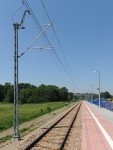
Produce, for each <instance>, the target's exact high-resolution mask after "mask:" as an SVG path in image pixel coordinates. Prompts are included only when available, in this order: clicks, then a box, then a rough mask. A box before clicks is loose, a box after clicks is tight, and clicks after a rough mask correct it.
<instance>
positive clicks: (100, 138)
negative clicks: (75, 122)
mask: <svg viewBox="0 0 113 150" xmlns="http://www.w3.org/2000/svg"><path fill="white" fill-rule="evenodd" d="M82 120H83V121H82V127H83V128H82V150H113V122H112V121H113V112H110V111H108V110H105V109H103V108H99V107H98V106H95V105H92V104H90V103H88V102H85V101H84V102H83V114H82ZM111 120H112V121H111Z"/></svg>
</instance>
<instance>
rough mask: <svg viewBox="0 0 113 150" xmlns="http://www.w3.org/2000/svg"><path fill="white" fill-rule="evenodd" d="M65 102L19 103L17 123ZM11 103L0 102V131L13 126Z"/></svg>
mask: <svg viewBox="0 0 113 150" xmlns="http://www.w3.org/2000/svg"><path fill="white" fill-rule="evenodd" d="M65 105H66V103H65V102H49V103H40V104H24V105H19V124H21V123H23V122H26V121H29V120H32V119H34V118H36V117H39V116H41V115H43V114H46V113H49V112H51V111H53V110H55V109H58V108H61V107H63V106H65ZM13 110H14V109H13V104H3V103H0V131H3V130H5V129H8V128H10V127H12V126H13Z"/></svg>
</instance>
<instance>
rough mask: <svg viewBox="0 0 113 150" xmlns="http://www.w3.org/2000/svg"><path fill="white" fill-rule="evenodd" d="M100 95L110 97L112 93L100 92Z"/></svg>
mask: <svg viewBox="0 0 113 150" xmlns="http://www.w3.org/2000/svg"><path fill="white" fill-rule="evenodd" d="M100 96H101V97H102V98H105V99H106V98H111V97H112V95H111V94H110V93H109V92H107V91H106V92H101V93H100Z"/></svg>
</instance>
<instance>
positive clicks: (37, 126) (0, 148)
mask: <svg viewBox="0 0 113 150" xmlns="http://www.w3.org/2000/svg"><path fill="white" fill-rule="evenodd" d="M72 105H73V103H71V104H70V105H69V106H66V107H64V108H61V109H58V110H55V111H53V112H51V113H48V114H46V115H43V116H41V117H39V118H36V119H34V120H32V121H29V122H26V123H24V124H22V125H20V126H19V129H20V130H22V129H28V130H27V131H25V132H23V133H22V135H21V137H22V138H21V140H20V141H14V140H13V139H11V140H8V141H6V142H3V143H0V150H22V149H23V148H22V147H23V145H26V144H27V143H29V141H31V139H33V137H35V136H37V135H40V134H41V132H42V130H41V129H42V128H44V127H45V126H46V127H47V126H49V125H50V124H52V123H53V122H54V121H55V120H56V119H57V118H58V117H59V116H62V115H63V114H64V113H65V112H66V111H68V109H70V107H71V106H72ZM33 130H34V131H33ZM31 131H32V132H31ZM12 133H13V128H11V129H8V130H6V131H4V132H2V133H0V138H1V137H4V136H6V135H11V134H12ZM28 133H29V134H28Z"/></svg>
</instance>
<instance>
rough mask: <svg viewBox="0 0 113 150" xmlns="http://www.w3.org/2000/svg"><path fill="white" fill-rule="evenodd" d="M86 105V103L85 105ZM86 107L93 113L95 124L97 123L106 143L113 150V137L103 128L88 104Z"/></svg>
mask: <svg viewBox="0 0 113 150" xmlns="http://www.w3.org/2000/svg"><path fill="white" fill-rule="evenodd" d="M85 104H86V103H85ZM86 107H87V108H88V110H89V112H90V113H91V115H92V117H93V118H94V120H95V122H96V123H97V125H98V127H99V128H100V130H101V132H102V133H103V135H104V137H105V139H106V141H107V142H108V143H109V145H110V147H111V148H112V150H113V140H112V139H111V137H110V136H109V135H108V133H107V132H106V130H105V129H104V128H103V126H102V125H101V123H100V122H99V121H98V119H97V118H96V117H95V115H94V114H93V113H92V111H91V110H90V108H89V107H88V105H87V104H86Z"/></svg>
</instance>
